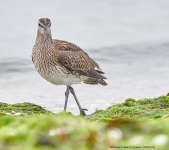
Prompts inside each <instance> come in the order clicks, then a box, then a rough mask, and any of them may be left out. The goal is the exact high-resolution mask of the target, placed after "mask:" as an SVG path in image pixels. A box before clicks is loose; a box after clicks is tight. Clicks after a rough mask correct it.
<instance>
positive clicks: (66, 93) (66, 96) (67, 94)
mask: <svg viewBox="0 0 169 150" xmlns="http://www.w3.org/2000/svg"><path fill="white" fill-rule="evenodd" d="M68 97H69V86H67V89H66V92H65V106H64V111H66V107H67V101H68Z"/></svg>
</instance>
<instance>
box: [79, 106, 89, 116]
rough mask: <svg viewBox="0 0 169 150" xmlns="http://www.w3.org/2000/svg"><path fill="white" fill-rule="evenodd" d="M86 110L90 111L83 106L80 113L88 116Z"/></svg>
mask: <svg viewBox="0 0 169 150" xmlns="http://www.w3.org/2000/svg"><path fill="white" fill-rule="evenodd" d="M85 111H88V110H87V109H85V108H81V110H80V115H81V116H86V113H85Z"/></svg>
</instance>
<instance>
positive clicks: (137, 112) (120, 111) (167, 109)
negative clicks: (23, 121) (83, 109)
mask: <svg viewBox="0 0 169 150" xmlns="http://www.w3.org/2000/svg"><path fill="white" fill-rule="evenodd" d="M166 114H169V96H160V97H158V98H145V99H143V100H137V101H136V100H135V99H131V98H129V99H126V100H125V102H124V103H121V104H116V105H113V106H110V107H108V108H107V109H106V110H97V111H96V112H94V113H93V114H91V115H89V116H87V117H86V118H87V119H89V120H99V121H106V120H114V119H132V118H145V119H146V118H147V119H157V118H162V117H163V116H164V115H166Z"/></svg>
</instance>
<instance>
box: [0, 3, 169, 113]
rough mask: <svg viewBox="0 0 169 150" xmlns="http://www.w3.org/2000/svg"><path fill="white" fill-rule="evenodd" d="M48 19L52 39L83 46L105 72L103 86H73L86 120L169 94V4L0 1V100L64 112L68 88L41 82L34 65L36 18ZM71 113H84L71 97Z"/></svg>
mask: <svg viewBox="0 0 169 150" xmlns="http://www.w3.org/2000/svg"><path fill="white" fill-rule="evenodd" d="M46 17H47V18H50V19H51V21H52V36H53V38H54V39H60V40H66V41H69V42H71V43H74V44H76V45H78V46H79V47H81V48H82V49H83V50H85V51H86V52H87V53H88V54H89V56H90V57H91V58H93V59H94V60H95V61H96V62H97V63H98V64H100V67H101V68H102V70H103V71H104V72H105V73H106V77H107V78H108V79H107V80H106V82H107V83H108V86H106V87H104V86H101V85H98V86H96V85H95V86H92V85H85V84H79V85H73V87H74V89H75V91H76V94H77V97H78V99H79V101H80V103H81V105H82V107H83V108H87V109H88V112H87V114H90V113H92V112H94V111H95V110H96V109H106V108H107V107H108V106H110V105H112V104H116V103H121V102H123V101H124V100H125V99H126V98H135V99H142V98H145V97H158V96H160V95H165V94H167V93H168V92H169V1H168V0H142V1H139V0H127V1H126V0H106V1H102V0H92V1H91V0H71V1H70V0H62V1H60V0H36V1H33V0H29V1H23V0H15V1H11V0H5V1H3V0H0V29H1V32H0V101H1V102H5V103H18V102H31V103H35V104H38V105H41V106H43V107H45V108H46V109H48V110H50V111H52V112H55V113H56V112H59V111H62V110H63V106H64V99H65V95H64V92H65V90H66V86H54V85H52V84H51V83H49V82H47V81H46V80H44V79H43V78H42V77H41V76H40V75H39V74H38V73H37V72H36V70H35V68H34V66H33V63H32V61H31V52H32V47H33V45H34V43H35V39H36V34H37V27H38V20H39V18H46ZM68 111H71V112H72V113H73V114H75V115H78V113H79V111H78V107H77V106H76V103H75V101H74V99H73V97H72V95H70V98H69V102H68Z"/></svg>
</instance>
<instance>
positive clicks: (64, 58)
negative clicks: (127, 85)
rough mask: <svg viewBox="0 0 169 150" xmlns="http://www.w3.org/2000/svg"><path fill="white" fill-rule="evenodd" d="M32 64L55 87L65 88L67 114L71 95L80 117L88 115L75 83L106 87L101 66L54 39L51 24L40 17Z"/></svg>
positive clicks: (86, 55)
mask: <svg viewBox="0 0 169 150" xmlns="http://www.w3.org/2000/svg"><path fill="white" fill-rule="evenodd" d="M32 61H33V63H34V65H35V68H36V70H37V72H38V73H39V74H40V75H41V76H42V77H43V78H44V79H46V80H47V81H49V82H51V83H52V84H54V85H66V86H67V89H66V92H65V105H64V110H65V111H66V107H67V102H68V97H69V93H70V92H71V93H72V94H73V96H74V99H75V100H76V103H77V105H78V107H79V110H80V114H81V115H82V116H85V115H86V113H85V110H87V109H83V108H82V107H81V106H80V103H79V101H78V99H77V97H76V94H75V91H74V89H73V88H72V86H71V85H72V84H78V83H80V82H82V81H83V83H85V84H91V85H97V84H101V85H104V86H106V85H107V83H106V82H105V81H104V80H103V79H106V77H104V76H103V75H102V74H104V72H102V71H101V69H100V67H99V65H98V64H97V63H96V62H95V61H94V60H92V59H91V58H90V57H89V55H88V54H87V53H86V52H84V51H83V50H82V49H81V48H80V47H78V46H76V45H75V44H72V43H69V42H66V41H62V40H53V39H52V35H51V21H50V19H48V18H41V19H39V21H38V31H37V37H36V42H35V45H34V46H33V50H32Z"/></svg>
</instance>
